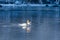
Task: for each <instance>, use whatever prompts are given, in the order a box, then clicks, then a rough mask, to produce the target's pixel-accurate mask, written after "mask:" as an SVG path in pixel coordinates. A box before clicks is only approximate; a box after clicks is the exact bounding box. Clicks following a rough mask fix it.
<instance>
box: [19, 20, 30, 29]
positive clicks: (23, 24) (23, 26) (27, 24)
mask: <svg viewBox="0 0 60 40" xmlns="http://www.w3.org/2000/svg"><path fill="white" fill-rule="evenodd" d="M18 25H19V26H21V27H22V28H23V29H26V28H27V26H29V25H31V22H30V21H29V20H27V22H26V23H21V24H18Z"/></svg>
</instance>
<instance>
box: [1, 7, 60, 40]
mask: <svg viewBox="0 0 60 40" xmlns="http://www.w3.org/2000/svg"><path fill="white" fill-rule="evenodd" d="M50 9H51V10H50ZM59 12H60V10H59V8H46V10H45V9H41V10H37V11H0V23H2V24H3V23H4V24H6V25H7V24H9V23H12V24H14V23H16V24H17V23H23V22H24V23H25V22H26V20H28V19H29V20H30V21H31V25H30V26H31V30H30V32H29V33H27V32H26V30H23V29H22V28H20V27H19V26H14V27H13V26H12V27H11V26H10V25H9V26H7V27H3V25H2V24H1V26H0V40H60V25H59V24H60V13H59Z"/></svg>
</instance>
